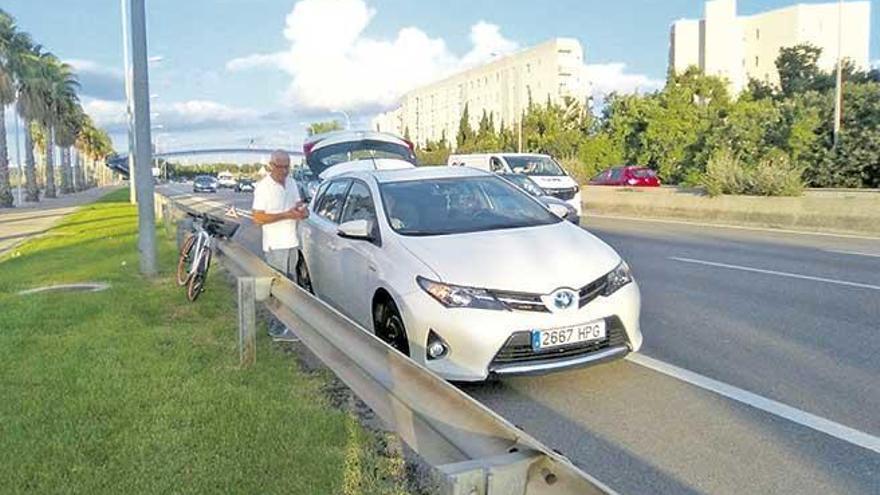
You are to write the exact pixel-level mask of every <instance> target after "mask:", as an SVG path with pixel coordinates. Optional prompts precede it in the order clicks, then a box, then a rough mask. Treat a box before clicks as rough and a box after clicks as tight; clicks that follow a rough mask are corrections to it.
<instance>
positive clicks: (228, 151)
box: [107, 148, 303, 177]
mask: <svg viewBox="0 0 880 495" xmlns="http://www.w3.org/2000/svg"><path fill="white" fill-rule="evenodd" d="M273 151H275V149H268V148H198V149H185V150H174V151H163V152H161V153H153V156H152V159H153V160H156V159H158V158H182V157H204V156H210V155H220V156H222V155H227V156H228V155H254V156H255V157H256V158H257V160H255V161H261V162H267V163H268V161H269V155H271V154H272V152H273ZM281 151H285V152H287V154H289V155H290V157H291V158H294V159H296V158H302V156H303V154H302V152H301V151H299V150H297V151H293V150H286V149H282V150H281ZM107 167H109V168H110V169H111V170H113V171H114V172H118V173H120V174H122V175H123V176H124V177H128V154H124V155H123V154H114V155H111V156H110V157H108V158H107Z"/></svg>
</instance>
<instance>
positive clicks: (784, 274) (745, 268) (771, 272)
mask: <svg viewBox="0 0 880 495" xmlns="http://www.w3.org/2000/svg"><path fill="white" fill-rule="evenodd" d="M669 259H671V260H674V261H681V262H682V263H695V264H698V265H706V266H715V267H718V268H728V269H730V270H741V271H744V272H754V273H763V274H766V275H776V276H779V277H789V278H797V279H801V280H811V281H813V282H824V283H826V284H836V285H845V286H847V287H858V288H860V289H871V290H880V285H871V284H862V283H859V282H848V281H846V280H837V279H833V278H824V277H813V276H810V275H801V274H799V273H788V272H777V271H775V270H764V269H762V268H752V267H750V266H740V265H728V264H727V263H717V262H715V261H703V260H695V259H692V258H679V257H678V256H670V257H669Z"/></svg>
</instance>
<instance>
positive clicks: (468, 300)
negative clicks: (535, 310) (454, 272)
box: [416, 277, 507, 310]
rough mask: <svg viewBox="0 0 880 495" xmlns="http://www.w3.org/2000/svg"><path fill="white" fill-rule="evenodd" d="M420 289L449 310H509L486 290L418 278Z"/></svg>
mask: <svg viewBox="0 0 880 495" xmlns="http://www.w3.org/2000/svg"><path fill="white" fill-rule="evenodd" d="M416 282H418V284H419V287H421V288H422V289H423V290H424V291H425V292H427V293H428V294H429V295H430V296H431V297H433V298H434V299H436V300H437V301H438V302H439V303H440V304H442V305H444V306H446V307H447V308H477V309H499V310H504V309H507V307H506V306H504V303H502V302H501V301H499V300H498V299H496V298H495V296H493V295H492V294H491V293H489V291H487V290H485V289H476V288H473V287H461V286H458V285H451V284H443V283H440V282H434V281H433V280H428V279H426V278H424V277H416Z"/></svg>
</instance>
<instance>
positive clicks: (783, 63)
mask: <svg viewBox="0 0 880 495" xmlns="http://www.w3.org/2000/svg"><path fill="white" fill-rule="evenodd" d="M821 55H822V49H821V48H819V47H816V46H813V45H811V44H809V43H802V44H799V45H795V46H791V47H784V48H782V49H780V50H779V56H778V57H777V58H776V70H777V71H778V72H779V86H780V88H781V90H782V94H783V95H784V96H786V97H790V96H793V95H796V94H800V93H804V92H806V91H809V90H821V89H827V86H828V83H829V77H828V76H827V75H826V74H823V73H822V72H821V71H820V70H819V65H818V62H819V57H820V56H821Z"/></svg>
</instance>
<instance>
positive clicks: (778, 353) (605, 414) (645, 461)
mask: <svg viewBox="0 0 880 495" xmlns="http://www.w3.org/2000/svg"><path fill="white" fill-rule="evenodd" d="M172 190H174V191H176V192H178V193H185V192H187V190H186V188H184V187H181V186H172ZM197 201H202V202H205V201H207V202H208V203H209V204H212V205H214V206H215V207H217V211H220V209H222V206H223V205H230V204H235V205H236V206H237V207H238V208H242V209H245V210H247V209H249V208H250V195H234V193H231V192H221V193H219V194H218V195H216V196H203V197H202V198H199V199H198V200H197ZM242 220H243V223H244V224H245V227H244V228H243V229H241V230H240V234H238V235H237V239H238V240H240V241H242V242H244V243H245V244H246V245H247V246H248V247H250V248H251V249H254V250H258V249H259V231H258V230H257V229H256V228H255V227H254V226H252V225H250V223H249V221H248V220H247V218H246V217H244V218H243V219H242ZM584 224H585V227H586V228H587V229H588V230H590V231H591V232H593V233H595V234H596V235H597V236H599V237H600V238H602V239H604V240H605V241H606V242H608V243H609V244H611V245H612V246H613V247H614V248H615V249H617V250H618V252H620V254H621V255H622V256H623V257H624V258H625V259H627V261H628V262H629V263H630V265H631V266H632V267H633V270H634V273H635V275H636V278H637V280H638V282H639V284H640V286H641V289H642V297H643V305H642V308H643V309H642V331H643V333H644V335H645V345H644V347H643V349H642V352H640V353H639V355H637V356H635V357H634V359H632V360H625V361H619V362H616V363H612V364H608V365H603V366H597V367H593V368H587V369H582V370H574V371H568V372H562V373H557V374H553V375H547V376H542V377H523V378H511V379H505V380H504V381H502V382H497V383H490V384H480V385H468V386H466V387H464V390H466V391H467V392H468V393H469V394H471V395H472V396H473V397H475V398H476V399H478V400H480V401H482V402H483V403H485V404H486V405H488V406H489V407H491V408H492V409H494V410H495V411H497V412H499V413H500V414H502V415H503V416H505V417H507V418H508V419H510V420H511V421H513V422H514V423H516V424H518V425H519V426H521V427H522V428H524V429H525V430H526V431H528V432H529V433H531V434H533V435H535V436H536V437H538V438H539V439H541V440H542V441H544V442H545V443H546V444H547V445H550V446H552V447H554V448H556V449H558V450H560V451H561V452H563V453H564V454H566V455H567V456H569V457H570V458H571V459H572V460H573V461H574V462H575V463H576V464H578V465H580V466H581V467H583V468H584V469H585V470H586V471H588V472H590V473H591V474H593V475H594V476H596V477H598V478H599V479H601V480H602V481H604V482H606V483H608V484H609V485H610V486H612V487H613V488H615V489H617V490H618V491H620V492H621V493H624V494H634V493H658V494H659V493H669V494H679V493H731V494H733V493H738V494H739V493H797V494H808V493H816V494H818V493H822V494H827V493H841V494H843V493H847V494H849V493H866V494H867V493H870V494H880V453H878V452H877V450H876V449H875V450H871V449H870V447H872V446H877V445H880V443H876V442H880V438H878V437H880V412H878V411H880V357H878V356H880V240H877V239H865V238H853V237H838V236H818V235H804V234H792V233H781V232H773V231H762V230H751V229H732V228H719V227H711V226H695V225H687V224H680V223H668V222H646V221H636V220H622V219H608V218H594V217H590V218H587V219H586V220H585V222H584ZM657 369H660V371H657ZM719 390H720V391H721V393H718V392H719ZM866 445H867V447H866ZM877 448H880V447H877Z"/></svg>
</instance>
